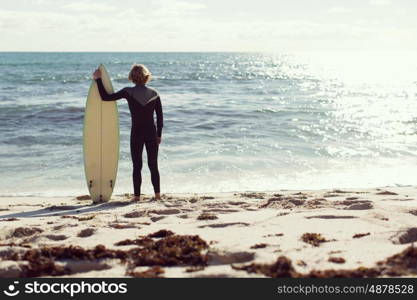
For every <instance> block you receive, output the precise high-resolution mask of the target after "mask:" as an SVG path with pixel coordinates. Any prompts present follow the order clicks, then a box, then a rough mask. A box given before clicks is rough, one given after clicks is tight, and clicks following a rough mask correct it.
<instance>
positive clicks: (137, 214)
mask: <svg viewBox="0 0 417 300" xmlns="http://www.w3.org/2000/svg"><path fill="white" fill-rule="evenodd" d="M145 216H147V212H146V211H133V212H130V213H127V214H124V215H123V217H125V218H140V217H145Z"/></svg>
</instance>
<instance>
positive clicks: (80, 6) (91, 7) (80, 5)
mask: <svg viewBox="0 0 417 300" xmlns="http://www.w3.org/2000/svg"><path fill="white" fill-rule="evenodd" d="M63 8H64V9H68V10H72V11H76V12H92V11H94V12H109V11H115V10H116V9H117V8H116V7H114V6H112V5H109V4H106V3H95V2H91V1H90V2H86V1H83V2H81V1H80V2H72V3H69V4H66V5H64V7H63Z"/></svg>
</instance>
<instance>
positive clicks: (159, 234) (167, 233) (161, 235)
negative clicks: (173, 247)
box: [148, 229, 174, 238]
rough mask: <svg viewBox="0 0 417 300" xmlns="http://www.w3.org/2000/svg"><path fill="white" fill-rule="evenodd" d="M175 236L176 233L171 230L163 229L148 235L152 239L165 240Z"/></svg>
mask: <svg viewBox="0 0 417 300" xmlns="http://www.w3.org/2000/svg"><path fill="white" fill-rule="evenodd" d="M171 235H174V233H173V232H172V231H171V230H166V229H161V230H159V231H157V232H154V233H150V234H148V237H150V238H164V237H167V236H171Z"/></svg>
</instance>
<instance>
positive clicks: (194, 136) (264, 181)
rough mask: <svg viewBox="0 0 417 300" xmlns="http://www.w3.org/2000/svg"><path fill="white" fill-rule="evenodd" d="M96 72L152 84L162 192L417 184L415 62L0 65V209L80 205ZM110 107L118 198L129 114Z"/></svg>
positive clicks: (192, 57) (29, 61)
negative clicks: (46, 201) (20, 199)
mask: <svg viewBox="0 0 417 300" xmlns="http://www.w3.org/2000/svg"><path fill="white" fill-rule="evenodd" d="M100 63H104V64H105V65H106V67H107V69H108V71H109V74H110V76H111V78H112V80H113V85H114V87H115V89H116V90H118V89H121V88H123V87H125V86H131V85H132V84H131V83H130V82H129V81H128V80H127V75H128V72H129V69H130V67H131V65H132V63H143V64H145V65H146V66H148V68H149V69H150V70H151V72H152V73H153V80H152V81H151V82H150V86H152V87H154V88H156V89H157V90H158V91H159V93H160V95H161V100H162V105H163V111H164V129H163V137H162V140H163V141H162V144H161V146H160V152H159V168H160V174H161V189H162V192H177V193H180V192H181V193H182V192H190V193H202V192H222V191H247V190H252V191H272V190H280V189H312V188H314V189H317V188H353V187H371V186H372V187H374V186H386V185H413V184H416V183H417V179H416V178H417V177H416V174H417V158H416V157H417V156H416V154H417V84H416V82H417V59H416V56H415V55H413V54H412V53H354V52H352V53H347V52H346V53H308V54H307V53H298V54H295V53H294V54H279V53H0V195H3V196H4V195H78V194H86V193H88V192H87V186H86V183H85V178H84V166H83V148H82V142H83V137H82V130H83V117H84V108H85V102H86V98H87V92H88V88H89V86H90V84H91V73H92V72H93V71H94V69H95V68H96V67H97V66H98V65H99V64H100ZM117 104H118V109H119V113H120V131H121V147H120V162H119V171H118V177H117V183H116V190H115V192H116V193H131V192H132V190H133V188H132V178H131V173H132V163H131V159H130V152H129V151H130V148H129V134H130V114H129V110H128V106H127V103H126V100H119V101H118V103H117ZM144 160H145V163H144V167H143V175H144V176H143V189H142V190H143V192H145V193H150V192H152V186H151V183H150V178H149V177H150V176H149V171H148V169H147V165H146V152H144Z"/></svg>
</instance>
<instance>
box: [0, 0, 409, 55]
mask: <svg viewBox="0 0 417 300" xmlns="http://www.w3.org/2000/svg"><path fill="white" fill-rule="evenodd" d="M45 1H46V0H45ZM61 3H63V4H64V5H65V7H59V5H56V4H55V5H54V6H52V7H53V8H54V9H53V10H52V9H51V6H48V7H42V8H41V10H38V11H34V10H29V9H28V10H26V11H22V10H5V9H3V10H1V9H0V36H1V37H2V43H1V44H0V50H2V51H16V50H18V51H281V52H289V51H299V50H320V49H326V50H329V49H358V48H360V49H363V48H374V49H387V48H398V49H405V50H406V49H417V41H416V40H415V39H414V38H412V37H413V35H417V32H416V31H417V29H416V28H417V27H416V26H411V25H412V24H403V26H400V24H397V23H395V24H394V25H393V24H390V23H384V22H385V21H384V19H378V22H376V21H377V20H376V19H375V18H372V19H371V18H365V17H363V21H361V22H358V19H357V18H355V19H353V18H350V16H349V18H345V19H344V20H343V19H342V18H336V20H334V18H330V17H328V15H326V14H323V11H322V12H321V13H322V14H323V15H322V16H321V18H308V17H305V18H303V19H296V18H288V19H282V18H276V19H268V18H249V17H247V18H242V17H236V16H234V15H231V16H230V18H227V19H221V18H219V19H216V20H215V21H214V20H213V15H212V14H209V13H207V7H206V6H205V5H204V4H201V3H199V2H188V1H173V0H161V1H158V2H156V3H153V4H152V5H150V6H147V7H139V6H136V7H135V6H125V8H122V7H121V6H120V7H117V8H116V7H113V6H111V5H110V4H111V3H110V2H105V3H104V2H103V3H98V2H86V3H83V2H80V1H76V2H72V3H71V5H69V4H68V3H66V2H61ZM112 3H113V4H114V3H117V2H112ZM97 5H98V6H97ZM344 12H347V11H346V10H345V9H343V8H342V7H333V9H332V8H330V12H329V13H338V14H340V13H344ZM107 13H109V14H111V18H106V22H103V14H107ZM249 16H250V14H249ZM326 16H327V18H326Z"/></svg>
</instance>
